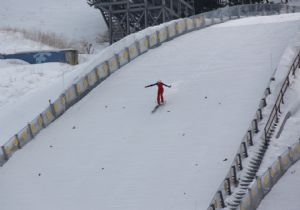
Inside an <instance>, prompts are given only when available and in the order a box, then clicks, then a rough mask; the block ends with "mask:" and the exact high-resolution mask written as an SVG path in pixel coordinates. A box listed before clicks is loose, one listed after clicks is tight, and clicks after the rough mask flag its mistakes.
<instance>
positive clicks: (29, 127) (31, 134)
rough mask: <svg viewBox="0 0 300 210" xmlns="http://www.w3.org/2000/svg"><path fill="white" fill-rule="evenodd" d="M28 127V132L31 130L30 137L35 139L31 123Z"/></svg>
mask: <svg viewBox="0 0 300 210" xmlns="http://www.w3.org/2000/svg"><path fill="white" fill-rule="evenodd" d="M27 127H28V130H29V134H30V136H31V139H33V138H34V135H33V131H32V129H31V125H30V123H28V124H27Z"/></svg>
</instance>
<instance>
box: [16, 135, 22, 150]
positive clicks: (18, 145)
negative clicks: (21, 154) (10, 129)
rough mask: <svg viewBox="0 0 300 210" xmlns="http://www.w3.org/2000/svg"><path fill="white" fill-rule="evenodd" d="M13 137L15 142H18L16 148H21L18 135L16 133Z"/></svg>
mask: <svg viewBox="0 0 300 210" xmlns="http://www.w3.org/2000/svg"><path fill="white" fill-rule="evenodd" d="M15 138H16V140H17V143H18V144H17V147H18V149H22V147H21V143H20V139H19V137H18V134H16V135H15Z"/></svg>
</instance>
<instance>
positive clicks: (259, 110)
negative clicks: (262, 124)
mask: <svg viewBox="0 0 300 210" xmlns="http://www.w3.org/2000/svg"><path fill="white" fill-rule="evenodd" d="M256 115H257V117H258V119H259V120H262V119H263V116H262V111H261V108H259V109H258V110H257V114H256Z"/></svg>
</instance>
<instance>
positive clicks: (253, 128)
mask: <svg viewBox="0 0 300 210" xmlns="http://www.w3.org/2000/svg"><path fill="white" fill-rule="evenodd" d="M296 11H300V8H299V7H295V6H293V7H290V6H288V5H281V4H272V5H268V4H254V5H240V6H234V7H226V8H222V9H218V10H215V11H211V12H206V13H202V14H199V15H195V16H193V17H190V18H185V19H179V20H176V21H171V22H169V23H166V24H163V25H161V26H156V27H151V28H150V29H151V30H150V29H145V30H144V31H142V33H143V35H142V36H133V35H134V34H133V35H130V37H133V38H132V39H128V37H125V38H124V39H122V40H120V41H118V42H116V43H115V44H114V45H112V46H109V48H110V49H111V54H110V56H109V58H108V59H102V60H101V61H99V64H98V65H95V66H94V67H93V68H91V71H90V72H89V73H88V74H86V75H85V76H84V77H83V78H81V79H80V80H79V81H77V82H76V83H75V84H73V85H72V86H70V87H69V88H67V89H66V90H65V91H64V92H63V93H62V94H61V95H60V96H59V97H58V98H57V99H56V100H55V101H54V102H51V101H49V102H50V103H49V107H48V108H47V109H46V110H44V111H43V112H42V113H41V114H39V115H38V116H36V118H35V119H33V120H32V121H31V122H30V123H28V125H26V126H25V127H24V128H23V129H21V131H19V132H17V133H16V134H15V135H14V136H13V137H11V138H10V139H9V140H8V141H7V142H6V143H5V144H4V145H2V146H1V149H0V165H1V166H2V165H3V164H4V163H5V162H6V161H8V160H9V158H10V157H11V156H12V155H13V154H14V153H15V152H16V151H17V150H19V149H21V148H22V147H23V146H25V144H27V143H28V142H30V141H31V140H32V139H33V138H34V137H35V136H36V135H37V134H38V133H39V131H40V130H42V129H43V128H46V127H47V126H48V125H49V124H51V123H52V122H53V121H55V120H56V119H57V118H58V117H59V116H61V115H62V114H63V113H64V112H65V111H66V110H67V109H68V108H69V107H71V106H72V105H73V104H75V103H76V102H78V101H79V100H80V99H81V98H82V97H84V96H85V95H86V94H87V93H88V92H89V91H91V90H92V89H93V88H94V87H96V86H97V85H98V84H100V83H101V82H102V81H103V80H104V79H106V78H107V77H109V76H110V74H112V73H114V72H115V71H117V70H118V69H120V68H121V67H122V66H123V65H126V64H127V63H129V62H130V61H132V60H133V59H135V58H137V57H138V56H139V55H141V54H143V53H146V52H147V51H148V50H150V49H151V48H154V47H158V46H159V45H161V44H162V43H164V42H167V41H170V40H172V39H174V38H176V37H178V36H180V35H183V34H185V33H188V32H191V31H194V30H199V29H202V28H204V27H207V26H210V25H213V24H218V23H222V22H225V21H229V20H232V19H237V18H243V17H249V16H256V15H275V14H281V13H290V12H296ZM140 34H141V33H140ZM128 40H130V41H128ZM117 44H120V45H122V46H123V47H122V48H121V49H118V50H115V49H117V47H115V45H117ZM269 94H270V89H269V88H267V89H266V91H265V93H264V96H263V98H262V99H261V101H260V105H259V108H258V110H257V112H256V114H255V117H254V119H253V120H252V121H251V124H250V127H249V129H248V130H247V132H246V134H245V136H244V138H243V140H242V142H241V145H240V147H239V149H238V152H237V153H236V156H235V158H234V162H233V163H232V164H231V167H230V170H229V172H228V174H227V176H226V178H225V179H224V181H223V182H222V184H221V186H220V187H219V189H218V191H217V193H216V194H215V196H214V198H213V200H212V202H211V204H210V207H209V209H221V208H223V207H225V203H224V199H225V198H226V196H228V195H230V194H231V192H232V190H233V189H234V187H235V186H237V183H238V175H239V172H240V171H242V170H243V160H244V159H246V158H247V157H248V148H249V147H251V146H252V145H253V140H252V139H253V135H255V134H256V133H257V132H258V129H259V127H258V122H259V121H261V120H262V119H263V115H262V109H263V108H264V107H265V106H266V97H267V96H268V95H269Z"/></svg>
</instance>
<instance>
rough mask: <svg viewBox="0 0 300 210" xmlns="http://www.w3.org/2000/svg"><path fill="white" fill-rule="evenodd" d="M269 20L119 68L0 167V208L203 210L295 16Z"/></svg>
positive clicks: (177, 44)
mask: <svg viewBox="0 0 300 210" xmlns="http://www.w3.org/2000/svg"><path fill="white" fill-rule="evenodd" d="M276 18H278V19H280V20H281V22H278V20H276ZM276 18H275V17H272V18H270V17H256V18H249V19H243V20H236V21H234V22H228V23H224V24H220V25H217V26H213V27H209V28H205V29H203V30H200V31H195V32H192V33H189V34H186V35H184V36H182V37H179V38H177V39H176V40H173V41H170V42H167V43H164V44H163V45H162V46H160V47H159V48H155V49H153V50H151V51H149V52H148V53H147V54H144V55H141V56H140V57H139V58H138V59H135V60H133V61H132V62H130V63H129V64H127V65H126V66H124V67H122V70H121V71H117V72H115V73H114V74H112V75H111V76H110V77H109V78H108V79H107V80H105V81H103V82H102V83H101V84H100V85H99V86H97V87H96V88H95V89H94V90H93V91H91V92H90V94H88V95H87V96H86V97H84V98H83V99H82V100H81V101H79V102H78V103H77V104H76V105H74V106H73V107H71V108H70V109H69V110H68V111H67V112H66V113H65V114H64V115H63V116H61V117H60V118H59V119H57V120H56V121H55V122H54V123H52V124H51V125H49V127H48V128H47V129H45V130H43V131H41V132H40V134H39V135H38V136H37V137H36V139H35V140H34V141H32V142H31V143H30V144H28V145H27V146H26V147H24V148H23V149H22V150H20V151H19V152H18V153H16V154H15V155H14V156H12V157H11V159H10V161H8V162H7V163H6V164H5V165H4V166H3V167H2V168H1V170H0V186H1V188H0V197H1V207H2V208H3V209H5V210H18V209H20V208H24V209H31V210H38V209H44V210H48V209H49V210H50V209H54V208H55V209H60V210H69V209H73V210H82V209H87V210H94V209H106V210H119V209H124V210H140V209H144V210H153V209H157V210H165V209H172V210H175V209H176V210H180V209H206V208H207V205H208V204H209V202H210V201H211V198H212V196H213V195H214V193H215V190H216V189H217V188H218V186H219V183H221V181H222V179H223V178H224V176H225V175H226V174H225V173H226V172H227V170H228V168H229V166H230V163H231V162H232V161H233V159H232V158H233V157H234V154H235V152H236V148H238V147H239V144H240V141H241V138H242V137H243V134H244V133H245V131H246V130H247V127H248V125H249V119H251V118H252V116H253V114H254V113H255V111H256V108H257V106H258V103H259V99H260V97H261V95H262V90H264V88H265V87H266V84H267V81H268V80H269V78H270V76H271V75H272V73H273V72H272V71H273V68H274V67H275V66H276V65H277V63H278V61H279V59H280V56H281V54H282V53H283V51H284V49H285V46H286V45H287V43H288V41H289V39H290V38H291V37H293V36H294V35H295V33H296V31H297V30H298V25H299V22H298V20H299V19H300V16H299V15H282V16H276ZM285 18H286V21H282V20H283V19H285ZM270 52H272V58H273V60H272V62H273V63H272V67H273V68H271V67H270ZM159 79H161V80H163V81H164V82H166V83H170V84H172V88H171V89H166V90H165V94H164V95H165V98H166V101H167V102H166V105H165V106H163V107H160V108H159V109H158V110H157V112H155V113H154V114H151V110H152V109H153V107H154V106H155V95H156V90H155V89H145V88H144V86H145V85H146V84H148V83H151V82H156V81H157V80H159Z"/></svg>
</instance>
